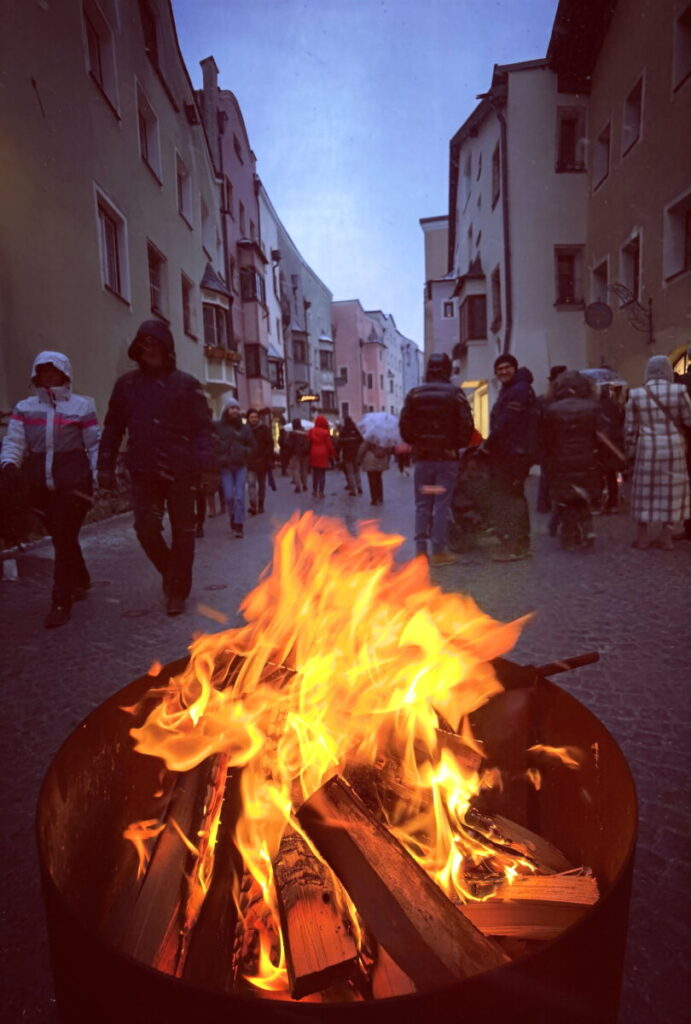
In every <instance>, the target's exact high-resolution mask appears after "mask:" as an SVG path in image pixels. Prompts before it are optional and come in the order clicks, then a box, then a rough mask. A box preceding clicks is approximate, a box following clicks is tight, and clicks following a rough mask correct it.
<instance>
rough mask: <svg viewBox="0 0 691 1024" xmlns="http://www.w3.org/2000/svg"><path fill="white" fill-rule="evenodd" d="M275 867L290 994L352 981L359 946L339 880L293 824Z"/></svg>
mask: <svg viewBox="0 0 691 1024" xmlns="http://www.w3.org/2000/svg"><path fill="white" fill-rule="evenodd" d="M273 867H274V879H275V882H276V895H277V897H278V905H279V911H280V916H281V930H282V932H283V943H284V947H285V954H286V966H287V968H288V980H289V985H290V994H291V995H292V996H293V998H294V999H301V998H302V997H303V996H305V995H308V994H310V993H312V992H317V991H321V990H322V989H325V988H328V987H329V986H331V985H334V984H337V983H339V982H345V981H348V980H349V979H350V978H352V977H353V976H354V975H355V974H356V973H357V971H358V969H359V968H358V951H357V946H356V944H355V941H354V939H353V936H352V934H351V933H350V931H349V930H348V926H347V921H346V919H345V917H344V914H343V912H342V910H341V909H340V908H342V907H343V905H344V897H345V894H343V892H342V889H341V885H340V883H339V882H338V880H337V879H336V878H334V876H333V875H332V874H331V872H330V871H329V870H328V869H327V868H326V866H325V865H324V863H323V862H322V861H321V860H320V859H319V858H317V857H315V856H314V854H313V853H312V851H311V849H310V847H309V845H308V844H307V842H306V841H305V840H304V839H303V837H302V836H301V835H300V834H299V833H298V832H296V831H295V830H294V829H292V828H288V829H286V831H285V833H284V835H283V838H282V840H281V845H280V848H279V851H278V854H277V856H276V858H275V860H274V865H273ZM338 890H341V891H340V892H339V891H338Z"/></svg>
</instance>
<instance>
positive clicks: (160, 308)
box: [147, 242, 166, 316]
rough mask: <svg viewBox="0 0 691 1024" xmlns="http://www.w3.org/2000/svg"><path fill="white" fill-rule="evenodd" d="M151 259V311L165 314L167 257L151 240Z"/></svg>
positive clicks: (149, 256)
mask: <svg viewBox="0 0 691 1024" xmlns="http://www.w3.org/2000/svg"><path fill="white" fill-rule="evenodd" d="M147 257H148V261H149V298H150V301H151V312H152V313H157V314H158V315H159V316H165V310H166V294H165V290H166V258H165V256H164V255H163V253H162V252H160V251H159V250H158V249H157V248H156V246H155V245H152V244H151V242H149V243H148V245H147Z"/></svg>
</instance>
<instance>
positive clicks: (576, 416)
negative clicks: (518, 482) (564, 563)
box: [540, 370, 604, 548]
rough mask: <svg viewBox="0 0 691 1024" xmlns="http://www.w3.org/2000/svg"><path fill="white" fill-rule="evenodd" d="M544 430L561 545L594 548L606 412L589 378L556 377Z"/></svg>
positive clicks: (573, 373)
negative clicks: (593, 510) (594, 506)
mask: <svg viewBox="0 0 691 1024" xmlns="http://www.w3.org/2000/svg"><path fill="white" fill-rule="evenodd" d="M540 429H541V443H542V450H543V452H544V460H545V466H546V469H547V475H548V478H549V490H550V497H551V499H552V501H553V502H554V504H555V506H556V509H555V510H556V511H558V513H559V527H560V536H561V544H562V547H564V548H574V547H591V546H592V544H593V542H594V540H595V533H594V531H593V518H592V514H591V510H590V504H591V502H592V501H594V500H595V499H596V498H597V497H598V495H599V493H600V485H601V473H602V445H603V440H602V439H603V437H604V434H603V414H602V409H601V407H600V406H599V403H598V402H596V401H595V399H594V397H593V394H592V387H591V383H590V381H589V380H588V378H587V377H584V376H583V375H582V374H580V373H578V372H577V371H576V370H570V371H567V372H566V373H562V374H561V375H560V376H559V377H557V379H556V381H555V382H554V398H553V400H552V401H551V402H549V403H547V405H546V406H545V409H544V413H543V416H542V422H541V426H540Z"/></svg>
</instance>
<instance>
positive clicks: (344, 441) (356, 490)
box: [338, 416, 362, 497]
mask: <svg viewBox="0 0 691 1024" xmlns="http://www.w3.org/2000/svg"><path fill="white" fill-rule="evenodd" d="M361 444H362V434H361V433H360V431H359V430H358V428H357V427H356V426H355V422H354V420H353V418H352V416H346V418H345V419H344V421H343V426H342V427H341V430H340V432H339V435H338V451H339V455H340V457H341V461H342V462H343V472H344V473H345V478H346V485H347V490H348V494H350V495H352V496H353V497H355V496H356V495H358V494H362V481H361V479H360V467H359V466H358V462H357V456H358V452H359V451H360V445H361Z"/></svg>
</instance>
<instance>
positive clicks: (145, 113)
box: [135, 80, 163, 182]
mask: <svg viewBox="0 0 691 1024" xmlns="http://www.w3.org/2000/svg"><path fill="white" fill-rule="evenodd" d="M135 88H136V91H137V132H138V134H139V154H140V156H141V158H142V160H143V161H144V163H145V164H146V166H147V167H148V168H149V170H150V171H151V173H152V174H153V175H154V176H155V177H156V179H157V180H158V181H159V182H162V181H163V174H162V168H161V133H160V129H159V122H158V115H157V114H156V111H155V110H154V108H153V107H152V105H151V102H150V100H149V97H148V96H147V95H146V93H145V92H144V89H143V88H142V86H141V83H140V82H138V81H136V80H135ZM142 120H143V121H144V131H145V133H146V134H145V135H143V132H142V124H141V122H142Z"/></svg>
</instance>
